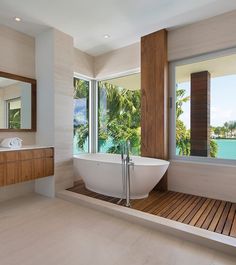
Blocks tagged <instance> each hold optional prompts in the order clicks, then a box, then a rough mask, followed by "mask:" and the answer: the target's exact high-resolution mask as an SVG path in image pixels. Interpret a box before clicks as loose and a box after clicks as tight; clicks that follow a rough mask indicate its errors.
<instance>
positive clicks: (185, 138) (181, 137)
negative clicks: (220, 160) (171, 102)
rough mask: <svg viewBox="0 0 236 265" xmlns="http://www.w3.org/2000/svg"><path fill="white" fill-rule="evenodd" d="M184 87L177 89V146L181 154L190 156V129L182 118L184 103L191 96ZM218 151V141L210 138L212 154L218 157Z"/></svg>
mask: <svg viewBox="0 0 236 265" xmlns="http://www.w3.org/2000/svg"><path fill="white" fill-rule="evenodd" d="M185 93H186V91H185V90H184V89H177V90H176V147H177V148H178V151H179V155H185V156H189V155H190V151H191V146H190V130H187V128H186V126H185V124H184V123H183V121H182V120H181V119H180V116H181V114H183V109H182V106H183V103H185V102H188V101H189V100H190V97H186V96H185ZM217 152H218V145H217V143H216V141H214V140H212V139H211V140H210V156H211V157H216V156H217Z"/></svg>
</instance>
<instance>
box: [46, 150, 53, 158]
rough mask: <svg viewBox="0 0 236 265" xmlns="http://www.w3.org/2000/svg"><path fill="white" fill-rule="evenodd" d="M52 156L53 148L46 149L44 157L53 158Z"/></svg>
mask: <svg viewBox="0 0 236 265" xmlns="http://www.w3.org/2000/svg"><path fill="white" fill-rule="evenodd" d="M53 156H54V150H53V148H47V149H45V157H53Z"/></svg>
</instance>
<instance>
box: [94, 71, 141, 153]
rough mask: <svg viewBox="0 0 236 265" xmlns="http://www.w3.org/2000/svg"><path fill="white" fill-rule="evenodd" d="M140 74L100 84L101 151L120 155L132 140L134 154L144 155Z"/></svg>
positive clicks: (99, 120) (99, 149)
mask: <svg viewBox="0 0 236 265" xmlns="http://www.w3.org/2000/svg"><path fill="white" fill-rule="evenodd" d="M140 94H141V93H140V74H135V75H130V76H125V77H120V78H116V79H111V80H106V81H101V82H98V100H99V102H98V105H99V106H98V151H99V152H102V153H120V144H121V142H123V141H126V140H129V141H130V143H131V153H132V154H133V155H139V154H140V142H141V125H140V124H141V123H140V115H141V102H140V101H141V95H140Z"/></svg>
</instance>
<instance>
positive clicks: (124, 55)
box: [94, 43, 141, 79]
mask: <svg viewBox="0 0 236 265" xmlns="http://www.w3.org/2000/svg"><path fill="white" fill-rule="evenodd" d="M140 55H141V54H140V43H135V44H132V45H130V46H127V47H124V48H121V49H117V50H114V51H112V52H108V53H106V54H103V55H100V56H97V57H95V62H94V76H95V77H96V78H97V79H100V78H106V77H110V76H112V75H115V74H120V73H126V72H129V71H133V70H136V69H139V68H140Z"/></svg>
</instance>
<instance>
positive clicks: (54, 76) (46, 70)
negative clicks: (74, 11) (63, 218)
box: [36, 29, 74, 196]
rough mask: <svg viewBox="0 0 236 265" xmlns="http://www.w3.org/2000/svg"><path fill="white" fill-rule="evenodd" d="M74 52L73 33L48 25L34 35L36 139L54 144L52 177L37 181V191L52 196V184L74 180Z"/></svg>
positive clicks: (69, 183)
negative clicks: (51, 27) (36, 100)
mask: <svg viewBox="0 0 236 265" xmlns="http://www.w3.org/2000/svg"><path fill="white" fill-rule="evenodd" d="M73 54H74V48H73V39H72V37H70V36H69V35H66V34H64V33H62V32H60V31H58V30H55V29H50V30H48V31H46V32H43V33H41V34H40V35H38V36H37V38H36V76H37V80H38V102H39V104H38V109H37V112H38V119H37V125H38V126H37V127H38V130H37V134H36V135H37V137H36V139H37V144H40V145H53V146H54V147H55V175H54V177H53V176H52V177H50V178H47V179H45V180H43V179H42V180H39V181H36V191H37V192H39V193H42V194H45V195H46V194H47V195H48V194H50V195H51V196H53V193H54V188H56V190H60V189H66V188H69V187H71V186H72V185H73V180H74V179H73V159H72V157H73V156H72V146H73V123H72V121H73V67H74V65H73V62H74V59H73ZM45 183H47V185H46V184H45ZM44 184H45V185H44ZM48 188H51V191H49V190H48Z"/></svg>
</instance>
